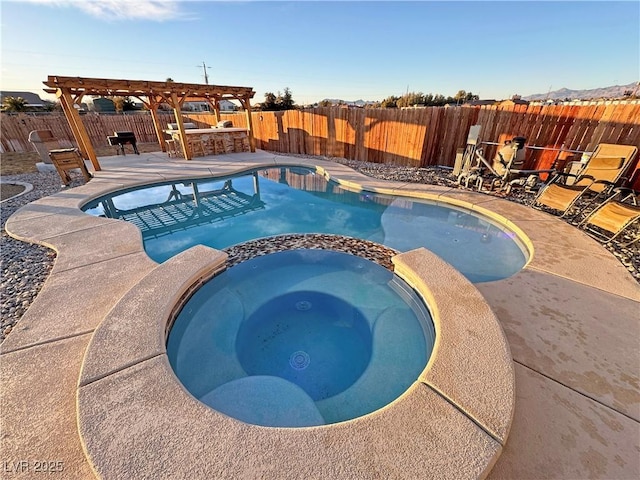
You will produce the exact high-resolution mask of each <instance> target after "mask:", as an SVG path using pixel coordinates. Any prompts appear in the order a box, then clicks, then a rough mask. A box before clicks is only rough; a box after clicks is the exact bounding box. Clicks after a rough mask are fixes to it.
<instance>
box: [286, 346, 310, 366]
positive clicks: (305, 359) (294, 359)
mask: <svg viewBox="0 0 640 480" xmlns="http://www.w3.org/2000/svg"><path fill="white" fill-rule="evenodd" d="M309 363H311V359H310V358H309V354H308V353H307V352H303V351H302V350H298V351H297V352H293V353H292V354H291V356H290V357H289V365H291V367H292V368H295V369H296V370H304V369H305V368H307V367H308V366H309Z"/></svg>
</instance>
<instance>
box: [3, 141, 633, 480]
mask: <svg viewBox="0 0 640 480" xmlns="http://www.w3.org/2000/svg"><path fill="white" fill-rule="evenodd" d="M100 160H101V163H102V166H103V170H102V171H101V172H98V173H97V174H96V178H95V179H94V180H92V181H91V182H89V183H88V184H87V185H85V186H83V187H80V189H81V190H79V189H73V190H66V191H63V192H61V193H60V194H57V195H55V196H54V197H48V198H45V199H42V200H40V201H38V202H34V203H32V204H29V205H27V206H25V207H24V208H23V209H21V210H20V211H19V212H18V213H17V214H16V215H14V217H12V218H11V219H9V221H8V222H7V224H6V229H7V231H8V232H9V233H10V234H11V235H13V236H15V237H17V238H20V239H24V240H26V241H37V242H39V243H44V244H45V245H48V246H50V247H52V248H54V249H56V250H57V251H58V258H57V260H56V264H55V266H54V269H53V271H52V273H51V276H50V277H49V279H48V280H47V282H46V283H45V286H44V288H43V290H42V291H41V292H40V294H39V295H38V297H37V298H36V300H35V301H34V303H33V304H32V306H31V307H30V308H29V310H28V311H27V312H26V313H25V315H24V317H23V318H22V319H21V320H20V322H19V323H18V324H17V325H16V326H15V328H14V329H13V331H12V332H11V334H10V335H9V336H8V337H7V339H6V340H5V342H4V343H3V344H2V345H1V347H0V355H1V356H0V374H1V377H0V381H1V389H0V408H1V413H2V420H1V421H2V424H1V425H0V456H1V458H0V461H2V462H3V463H2V467H1V476H2V478H14V477H15V478H31V477H33V476H36V473H37V472H36V471H35V469H36V468H37V467H38V466H40V467H41V468H42V465H41V464H38V462H42V461H43V460H46V461H49V462H52V463H51V464H50V465H47V468H49V467H51V468H49V470H55V471H54V472H53V473H52V474H51V476H54V474H57V475H59V478H90V477H91V476H92V475H93V471H92V469H91V466H90V465H89V463H88V462H87V460H86V457H85V453H84V451H83V447H82V444H81V441H80V437H79V434H78V426H77V415H76V411H77V398H76V392H77V388H78V383H79V377H80V368H81V365H82V361H83V356H84V353H85V351H86V349H87V346H88V344H89V342H90V341H91V338H92V334H93V332H94V331H95V329H96V328H97V327H98V325H99V324H100V322H102V320H103V319H104V318H105V317H106V316H107V314H108V313H109V312H110V310H111V309H112V307H113V306H114V305H115V304H116V303H117V302H118V301H119V300H120V299H121V298H122V297H123V295H125V294H126V293H127V292H128V291H129V289H130V288H131V287H132V286H133V285H135V284H137V283H138V282H139V281H140V280H141V279H142V278H144V277H145V276H147V275H148V274H149V273H150V272H152V270H154V268H155V267H156V264H155V263H154V262H153V261H151V260H150V259H149V258H148V257H147V256H146V254H145V253H144V251H143V248H142V244H141V243H140V244H138V245H134V244H131V242H127V241H121V239H123V238H126V237H128V236H129V235H131V234H134V235H135V232H132V231H131V229H135V227H133V226H130V225H123V224H122V223H120V222H116V221H111V220H106V219H100V218H96V217H88V216H86V215H84V214H82V213H81V212H80V211H79V210H78V208H77V207H78V206H79V203H80V202H81V201H82V199H83V198H85V194H86V193H90V192H92V191H95V192H98V191H103V190H104V189H105V187H106V188H109V189H113V190H116V189H119V188H122V187H124V186H125V185H126V186H130V185H131V184H133V183H135V184H141V183H148V182H153V181H160V180H166V179H171V178H174V177H175V176H176V175H181V176H191V177H197V176H203V177H204V176H209V175H211V174H217V173H221V172H225V173H230V172H234V171H239V170H245V169H247V168H251V167H253V166H267V165H274V166H275V165H282V164H291V165H300V164H308V165H318V166H321V167H322V168H324V169H326V170H327V171H328V172H329V173H330V175H331V176H332V177H334V178H336V179H340V180H342V181H344V182H348V183H349V184H350V185H352V186H356V185H363V186H364V187H365V188H367V189H370V190H374V191H376V190H377V191H381V192H387V193H403V192H419V193H421V194H423V195H428V196H440V197H442V198H443V199H446V200H448V201H453V202H464V203H467V204H471V205H472V208H474V209H476V210H478V211H481V212H483V213H489V212H496V213H497V214H499V215H502V216H504V217H506V218H508V219H510V220H511V222H512V224H513V225H512V226H513V227H514V228H517V229H520V230H521V231H522V232H524V233H525V234H526V235H527V236H528V237H529V238H530V239H531V242H532V245H533V249H534V257H533V259H532V261H531V262H530V264H529V265H528V266H527V267H526V268H525V269H524V270H523V271H521V272H520V273H518V274H516V275H514V276H513V277H511V278H508V279H505V280H501V281H497V282H490V283H484V284H477V285H476V287H477V288H478V289H479V290H480V292H481V293H482V294H483V295H484V296H485V298H486V300H487V302H488V303H489V304H490V306H491V308H492V309H493V311H494V313H495V314H496V315H497V317H498V319H499V320H500V323H501V326H502V328H503V330H504V332H505V334H506V336H507V339H508V341H509V346H510V348H511V353H512V356H513V361H514V368H515V376H516V377H515V378H516V404H515V417H514V419H513V423H512V425H511V431H510V434H509V436H508V439H507V442H506V446H505V447H504V448H503V452H502V455H501V456H500V457H499V459H498V461H497V463H496V465H495V466H494V468H493V470H492V471H491V472H490V473H489V478H510V479H513V478H532V479H533V478H536V479H537V478H562V479H574V478H600V479H626V478H629V479H635V478H640V386H639V377H640V343H639V339H640V313H639V312H640V287H639V286H638V284H637V282H635V280H633V278H632V277H631V276H630V275H629V274H628V272H627V271H626V270H625V268H624V267H623V266H622V265H620V263H619V262H618V261H617V260H616V259H615V258H614V257H613V256H612V255H611V254H610V253H609V252H608V251H606V250H605V249H604V248H602V247H601V246H600V245H599V244H598V243H597V242H595V241H594V240H592V239H590V238H589V237H587V236H586V235H585V234H583V233H582V232H580V231H579V230H577V229H575V228H573V227H570V226H568V225H567V224H566V223H565V222H562V221H560V220H558V219H557V218H554V217H553V216H551V215H548V214H545V213H541V212H538V211H535V210H532V209H530V208H527V207H524V206H522V205H518V204H514V203H510V202H507V201H504V200H500V199H495V198H493V197H488V196H486V195H482V194H476V193H470V192H462V191H459V190H454V189H447V188H444V187H437V186H430V185H416V184H402V183H397V182H387V181H382V180H376V179H372V178H369V177H365V176H363V175H361V174H358V173H356V172H354V171H353V170H351V169H349V168H347V167H345V166H342V165H339V164H335V163H330V162H323V161H320V160H305V159H299V158H289V159H288V158H287V157H282V156H273V155H270V154H268V153H266V152H256V153H254V154H250V153H246V154H232V155H226V156H219V157H207V158H203V159H199V160H194V161H191V162H187V161H184V160H181V159H168V158H167V157H166V155H162V154H143V155H140V156H133V155H128V156H126V157H108V158H101V159H100ZM79 192H82V193H83V194H82V195H79ZM138 235H139V234H138ZM69 246H73V250H72V251H71V249H70V248H69ZM158 295H162V287H161V286H158ZM120 334H121V335H123V336H126V335H127V334H128V332H127V331H122V332H120ZM142 368H146V369H148V370H150V371H153V370H154V369H155V370H157V369H162V368H165V367H164V366H163V365H161V362H159V361H158V360H153V359H150V360H149V361H148V362H147V364H146V365H144V366H143V367H142ZM99 387H100V384H99V383H97V382H96V383H95V384H93V388H99ZM150 388H151V386H150ZM108 392H109V391H108V390H107V391H106V393H105V394H108ZM157 394H158V395H162V392H161V391H159V392H158V393H157ZM484 394H485V393H484V392H482V391H481V390H480V391H478V392H477V395H478V396H482V395H484ZM416 395H418V397H416ZM432 395H433V392H431V391H429V390H427V391H423V390H419V391H415V392H413V393H412V394H411V395H410V396H408V397H407V399H406V401H404V402H403V403H402V408H406V409H409V410H408V411H409V412H410V411H411V408H413V407H412V406H413V405H414V404H415V401H416V398H425V399H426V398H428V397H431V396H432ZM433 402H434V403H433V404H434V405H435V401H433ZM434 408H437V407H434ZM443 415H444V413H443ZM455 421H456V422H459V421H461V420H459V419H458V420H455ZM414 427H415V426H414ZM385 428H386V427H385V425H384V424H381V425H380V430H379V432H378V435H380V436H382V437H383V436H384V432H385ZM242 438H243V437H242V436H241V435H239V436H238V437H237V440H238V441H242ZM371 441H383V439H382V440H381V439H380V438H378V439H375V438H372V439H371ZM232 446H233V443H230V444H228V447H232ZM365 446H366V443H363V448H364V447H365ZM488 448H494V447H488ZM425 450H428V448H427V446H425ZM296 454H300V452H296ZM276 460H277V459H276V458H274V461H276ZM117 461H118V459H113V462H117ZM382 461H384V462H386V463H389V462H393V460H392V459H390V458H389V459H387V458H385V459H383V460H382ZM405 461H407V459H405ZM424 461H428V460H424ZM371 462H372V463H371V465H370V468H371V472H375V471H376V470H375V469H376V463H375V459H372V461H371ZM386 463H385V464H386ZM61 468H62V469H63V471H62V472H60V471H59V470H60V469H61ZM263 471H264V472H270V474H271V475H276V472H275V471H273V470H268V469H266V470H263ZM402 471H403V467H402V465H397V476H401V475H402ZM218 473H223V472H218ZM226 473H227V474H229V475H230V476H233V468H232V466H230V467H229V470H228V471H227V472H226ZM332 473H334V474H335V473H337V474H338V476H339V474H340V473H341V474H342V476H343V477H344V478H349V476H350V474H352V473H353V472H351V471H350V470H349V468H348V467H347V466H345V468H344V469H343V470H342V472H340V470H339V469H338V470H335V471H333V472H332ZM131 478H135V473H132V476H131Z"/></svg>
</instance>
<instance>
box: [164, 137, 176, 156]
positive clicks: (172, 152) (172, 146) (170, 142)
mask: <svg viewBox="0 0 640 480" xmlns="http://www.w3.org/2000/svg"><path fill="white" fill-rule="evenodd" d="M164 143H165V144H166V145H167V155H169V157H177V156H178V147H177V145H176V141H175V140H174V139H167V140H165V141H164Z"/></svg>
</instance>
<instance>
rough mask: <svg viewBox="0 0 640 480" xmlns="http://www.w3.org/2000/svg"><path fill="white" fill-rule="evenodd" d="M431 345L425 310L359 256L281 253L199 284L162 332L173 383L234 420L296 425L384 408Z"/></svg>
mask: <svg viewBox="0 0 640 480" xmlns="http://www.w3.org/2000/svg"><path fill="white" fill-rule="evenodd" d="M434 341H435V334H434V327H433V322H432V320H431V317H430V315H429V312H428V310H427V308H426V307H425V305H424V304H423V302H422V301H421V299H420V298H419V297H418V296H417V295H416V294H415V292H414V291H413V290H412V289H411V288H410V287H409V286H408V285H407V284H406V283H405V282H404V281H403V280H401V279H400V278H399V277H398V276H396V275H394V274H393V273H392V272H391V271H389V270H388V269H386V268H384V267H382V266H380V265H378V264H377V263H374V262H372V261H370V260H366V259H364V258H361V257H357V256H354V255H349V254H346V253H342V252H335V251H328V250H313V249H297V250H288V251H283V252H278V253H272V254H269V255H265V256H260V257H256V258H253V259H251V260H248V261H245V262H242V263H240V264H238V265H236V266H234V267H232V268H230V269H228V270H226V271H225V272H223V273H221V274H219V275H218V276H216V277H214V278H213V279H211V280H210V281H209V282H207V283H206V284H204V285H203V286H202V287H200V289H199V290H198V291H197V292H196V293H195V294H194V295H193V297H192V298H191V299H190V300H189V301H188V302H187V303H186V304H185V306H184V307H183V308H182V311H181V312H180V314H179V315H178V316H177V319H176V321H175V323H174V325H173V328H172V330H171V332H170V334H169V339H168V344H167V354H168V356H169V361H170V362H171V365H172V367H173V369H174V371H175V372H176V375H177V376H178V378H179V379H180V381H181V382H182V383H183V384H184V385H185V387H186V388H187V390H189V392H191V394H193V395H194V396H195V397H196V398H198V399H199V400H200V401H202V402H203V403H205V404H207V405H209V406H210V407H212V408H215V409H216V410H218V411H220V412H222V413H225V414H227V415H229V416H231V417H234V418H236V419H238V420H242V421H245V422H247V423H252V424H256V425H263V426H280V427H302V426H313V425H324V424H329V423H336V422H340V421H344V420H350V419H353V418H356V417H360V416H362V415H365V414H368V413H371V412H373V411H375V410H377V409H379V408H382V407H384V406H385V405H387V404H389V403H391V402H392V401H394V400H395V399H396V398H398V397H399V396H400V395H402V394H403V393H404V392H405V391H406V390H407V388H409V387H410V386H411V385H412V384H413V383H414V382H415V381H416V380H417V379H418V377H419V375H420V373H421V372H422V371H423V370H424V368H425V367H426V365H427V361H428V359H429V356H430V355H431V351H432V349H433V345H434Z"/></svg>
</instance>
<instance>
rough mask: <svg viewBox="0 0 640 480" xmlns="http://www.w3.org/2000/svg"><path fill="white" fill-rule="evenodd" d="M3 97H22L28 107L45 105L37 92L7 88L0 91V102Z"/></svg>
mask: <svg viewBox="0 0 640 480" xmlns="http://www.w3.org/2000/svg"><path fill="white" fill-rule="evenodd" d="M5 97H13V98H18V97H22V98H24V100H25V101H26V102H27V106H28V107H44V106H45V102H44V100H42V99H41V98H40V97H39V96H38V95H37V94H35V93H33V92H10V91H8V90H2V91H0V102H1V101H3V100H4V99H5Z"/></svg>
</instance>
